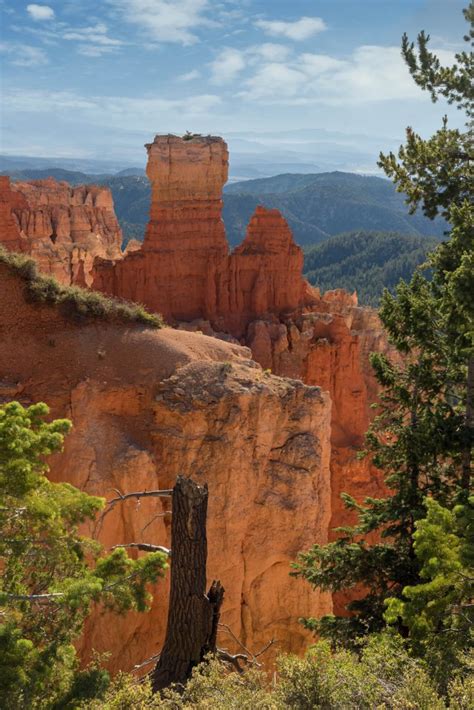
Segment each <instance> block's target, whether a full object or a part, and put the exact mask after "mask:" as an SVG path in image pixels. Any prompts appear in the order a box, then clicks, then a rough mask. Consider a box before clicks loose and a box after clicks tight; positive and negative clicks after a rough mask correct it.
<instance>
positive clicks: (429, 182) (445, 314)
mask: <svg viewBox="0 0 474 710" xmlns="http://www.w3.org/2000/svg"><path fill="white" fill-rule="evenodd" d="M464 14H465V17H466V19H467V21H468V22H469V24H470V31H469V35H468V36H466V37H465V40H466V41H467V42H471V41H472V40H473V38H474V3H473V2H471V3H470V5H469V7H468V8H467V9H466V10H465V11H464ZM428 44H429V36H427V35H426V34H425V33H424V32H422V33H420V35H419V36H418V47H417V49H416V48H415V46H414V44H412V43H410V42H409V41H408V38H407V37H406V36H404V37H403V42H402V54H403V57H404V59H405V61H406V63H407V65H408V67H409V70H410V72H411V74H412V76H413V78H414V80H415V82H416V83H417V84H418V85H419V86H420V87H421V88H422V89H425V90H428V91H429V92H430V94H431V97H432V99H433V100H434V101H436V100H437V99H438V97H439V96H442V97H444V98H445V99H447V100H448V102H449V103H453V104H456V105H457V106H458V108H459V109H461V110H465V111H466V114H467V120H468V124H467V130H466V131H465V132H461V131H459V130H453V129H450V128H448V123H447V119H446V118H445V119H444V120H443V125H442V127H441V129H440V130H439V131H437V132H436V133H435V134H434V135H433V136H432V137H431V138H429V139H428V140H424V139H422V138H421V137H420V136H419V135H417V134H416V133H415V132H414V131H413V130H412V129H411V128H408V129H407V142H406V144H405V145H404V146H402V147H401V148H400V150H399V153H398V157H397V156H395V155H393V154H389V155H383V154H382V155H381V156H380V163H379V164H380V166H381V167H382V168H383V169H384V170H385V172H386V174H387V175H388V176H389V177H391V178H392V179H393V180H394V182H395V183H396V185H397V189H398V190H400V191H402V192H404V193H405V194H406V196H407V203H408V204H409V205H410V208H411V210H412V211H414V210H416V208H417V207H419V206H420V207H421V208H422V210H423V211H424V213H425V214H426V215H427V216H428V217H430V218H434V217H435V216H436V215H438V214H439V215H442V216H443V217H445V218H446V219H447V220H448V222H450V223H451V225H452V230H451V232H450V234H449V237H450V238H449V239H447V240H446V241H445V242H443V243H442V244H441V245H440V246H439V247H438V248H437V249H436V250H435V252H434V253H433V255H432V256H431V258H430V260H429V265H430V267H431V269H432V274H433V278H432V280H431V281H428V280H426V279H425V278H424V277H423V275H422V273H421V272H416V273H415V275H414V277H413V279H412V281H411V282H410V283H409V284H407V283H405V282H403V281H402V282H401V283H400V284H399V286H398V288H397V291H396V295H395V296H392V295H390V294H389V293H388V292H385V293H384V296H383V299H382V306H381V310H380V317H381V320H382V322H383V324H384V326H385V329H386V331H387V333H388V335H389V338H390V340H391V342H392V344H393V345H394V346H395V348H396V350H397V351H398V353H399V354H400V355H401V358H400V357H397V358H394V357H388V356H384V355H381V354H377V355H373V356H372V358H371V361H372V365H373V367H374V369H375V373H376V376H377V379H378V381H379V383H380V385H381V387H382V392H381V396H380V404H379V411H378V415H377V416H376V418H375V420H374V422H373V424H372V426H371V427H370V430H369V432H368V435H367V452H366V453H367V454H369V455H371V456H372V457H373V460H374V463H375V464H376V465H377V466H378V467H379V468H380V469H381V470H382V472H383V473H384V475H385V481H386V483H387V486H388V489H389V490H390V493H389V494H388V495H387V496H386V497H385V498H381V499H372V498H371V499H368V500H366V501H365V504H364V505H360V504H359V503H357V502H356V501H355V500H354V499H353V498H351V497H349V496H344V498H345V503H346V506H347V508H348V509H352V510H355V511H356V512H357V515H358V522H357V524H356V525H355V526H354V527H351V528H346V529H342V530H340V531H339V532H340V538H339V539H338V540H337V541H335V542H333V543H330V544H329V545H324V546H320V545H315V546H314V547H313V548H312V549H311V550H310V551H309V552H307V553H303V554H301V555H300V558H299V561H298V563H297V564H296V565H295V568H296V569H295V572H294V574H295V575H297V576H302V577H304V578H305V579H307V580H308V581H309V582H310V583H311V584H312V585H313V586H315V587H319V588H322V589H325V590H330V591H333V592H336V591H339V590H347V589H353V590H354V591H355V592H357V590H358V594H357V593H355V594H354V596H356V597H357V598H356V599H355V600H354V601H352V602H350V603H349V604H348V607H347V609H348V611H349V612H350V613H349V614H348V615H347V616H341V617H335V616H326V617H323V618H322V619H319V620H314V619H309V620H306V621H305V623H306V625H307V626H309V627H310V628H312V629H315V630H317V631H318V632H319V633H322V634H323V635H328V636H330V637H332V638H333V639H335V638H341V637H342V638H343V639H344V640H345V641H347V640H348V639H354V638H355V637H357V636H358V635H360V634H363V633H368V632H371V631H375V630H378V629H380V628H382V627H383V626H384V624H385V617H384V615H385V613H386V601H387V600H388V599H391V598H393V599H398V600H401V603H402V604H403V602H404V600H405V601H407V600H408V599H407V598H406V597H405V594H404V590H405V589H406V588H410V589H413V588H416V587H417V585H419V584H424V583H425V580H424V579H423V576H424V575H425V573H426V560H425V559H424V558H423V555H421V556H420V554H419V553H420V546H419V547H418V550H417V547H416V544H415V540H416V537H415V536H416V534H419V535H420V536H421V534H422V533H421V531H422V530H423V525H422V524H421V523H420V522H419V521H421V520H423V519H424V518H426V516H427V505H428V506H430V505H431V503H428V502H427V497H430V498H431V499H432V500H434V501H437V502H438V503H439V504H440V505H441V506H444V507H446V508H447V509H448V511H449V510H452V508H453V506H454V505H456V504H460V503H463V502H464V504H465V505H467V504H468V503H467V496H468V493H469V490H470V485H471V481H472V449H473V442H474V208H473V199H472V198H473V194H472V192H473V178H474V175H473V168H472V160H473V157H474V151H473V135H472V125H471V123H470V122H471V121H472V118H473V107H474V89H473V87H474V83H473V81H474V58H473V55H472V53H469V52H460V53H458V54H457V55H456V64H455V65H454V66H453V67H449V68H445V67H442V66H441V65H440V62H439V60H438V59H437V57H436V56H435V55H433V54H432V53H431V52H430V51H429V49H428ZM430 511H432V509H431V508H430ZM426 525H428V523H426ZM417 526H418V533H416V530H417ZM374 533H375V534H376V535H377V536H378V540H379V541H378V542H376V543H372V542H369V541H368V536H370V537H369V539H370V540H372V539H373V534H374ZM361 589H362V590H363V591H361ZM421 598H422V594H421V593H420V595H419V596H418V599H421ZM427 603H428V601H427ZM400 608H401V607H399V606H397V605H396V604H395V602H392V603H391V606H390V607H389V609H390V619H391V621H394V620H396V622H397V623H398V625H399V629H400V630H401V631H402V633H403V634H405V635H408V634H410V632H411V631H413V630H414V628H415V626H414V624H413V623H411V622H410V623H409V618H408V607H406V608H405V607H402V608H403V609H404V610H405V611H406V613H405V612H404V613H401V614H400V615H398V614H396V610H397V609H400ZM437 623H438V627H437V630H438V631H439V630H440V628H439V625H442V624H443V623H444V621H443V619H442V618H439V619H438V622H437Z"/></svg>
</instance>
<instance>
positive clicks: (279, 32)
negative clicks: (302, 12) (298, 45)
mask: <svg viewBox="0 0 474 710" xmlns="http://www.w3.org/2000/svg"><path fill="white" fill-rule="evenodd" d="M255 26H256V27H259V28H260V29H262V30H263V31H264V32H265V33H266V34H269V35H272V36H273V37H287V38H288V39H292V40H295V41H300V40H305V39H309V38H310V37H313V35H315V34H317V33H318V32H322V31H323V30H325V29H327V25H326V23H325V22H324V20H323V19H321V17H301V18H300V19H299V20H295V21H294V22H284V21H283V20H257V21H256V22H255Z"/></svg>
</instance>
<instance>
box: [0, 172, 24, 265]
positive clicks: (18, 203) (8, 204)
mask: <svg viewBox="0 0 474 710" xmlns="http://www.w3.org/2000/svg"><path fill="white" fill-rule="evenodd" d="M27 206H28V205H27V202H26V200H25V198H24V197H23V195H22V194H21V193H19V192H16V191H15V190H12V187H11V184H10V178H9V177H8V176H4V175H0V244H1V245H2V246H4V247H6V248H7V249H9V250H10V251H21V234H20V230H19V229H18V224H17V221H16V220H15V218H14V216H13V214H12V209H13V208H15V209H25V208H27Z"/></svg>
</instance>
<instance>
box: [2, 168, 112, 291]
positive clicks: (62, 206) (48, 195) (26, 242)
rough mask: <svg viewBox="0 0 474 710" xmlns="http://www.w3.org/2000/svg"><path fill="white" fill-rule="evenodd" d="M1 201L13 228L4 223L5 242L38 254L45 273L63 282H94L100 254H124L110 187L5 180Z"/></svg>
mask: <svg viewBox="0 0 474 710" xmlns="http://www.w3.org/2000/svg"><path fill="white" fill-rule="evenodd" d="M7 180H8V178H7ZM2 196H3V197H2ZM0 200H2V202H0V204H1V205H3V207H1V208H0V209H1V210H3V212H4V214H5V216H4V217H3V219H4V220H5V218H7V219H8V220H9V225H8V228H2V227H3V223H2V224H0V243H1V244H3V245H4V246H6V247H7V248H9V249H11V250H15V251H21V252H23V253H25V254H28V255H30V256H32V257H33V258H34V259H35V260H36V261H37V263H38V266H39V268H40V270H41V271H42V272H43V273H45V274H50V275H52V276H54V277H55V278H56V279H57V280H58V281H59V282H60V283H62V284H65V285H71V284H79V285H84V286H85V285H87V286H89V285H90V284H91V283H92V277H91V273H90V272H91V269H92V265H93V262H94V259H95V258H96V257H97V256H101V257H103V258H107V259H114V260H115V259H120V258H121V257H122V253H121V242H122V231H121V229H120V226H119V224H118V221H117V218H116V216H115V212H114V205H113V200H112V194H111V192H110V190H109V189H108V188H107V187H99V186H97V185H81V186H79V187H70V186H69V185H68V183H66V182H57V181H56V180H54V179H53V178H48V179H47V180H33V181H31V182H15V183H12V184H10V183H9V181H8V183H7V182H6V181H5V180H4V179H2V183H1V185H0ZM0 219H1V218H0ZM14 232H15V233H16V238H15V239H14V240H13V241H12V238H11V235H12V234H13V233H14ZM9 235H10V236H9Z"/></svg>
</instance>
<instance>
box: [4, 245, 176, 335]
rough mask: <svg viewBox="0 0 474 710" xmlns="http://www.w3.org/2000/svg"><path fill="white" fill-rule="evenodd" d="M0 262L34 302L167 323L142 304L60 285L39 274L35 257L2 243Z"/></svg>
mask: <svg viewBox="0 0 474 710" xmlns="http://www.w3.org/2000/svg"><path fill="white" fill-rule="evenodd" d="M0 264H3V265H5V266H7V267H8V268H9V269H10V270H11V271H13V272H14V273H15V274H18V275H19V276H21V278H22V279H23V280H24V281H25V286H26V294H27V297H28V298H29V299H30V300H31V301H33V302H35V303H47V304H51V305H57V306H60V307H61V310H62V312H63V313H65V314H66V315H67V316H69V317H76V318H80V319H83V318H87V319H88V318H92V319H99V320H106V321H112V322H125V323H137V324H139V325H145V326H147V327H149V328H162V327H163V325H164V324H163V319H162V318H161V316H159V315H153V314H151V313H148V312H147V311H146V310H145V308H144V307H143V306H140V305H137V304H135V303H128V302H126V301H119V300H117V299H114V298H109V297H107V296H104V295H103V294H101V293H98V292H97V291H89V290H87V289H84V288H80V287H79V286H61V285H60V284H59V283H58V282H57V281H56V279H54V278H52V277H50V276H41V275H40V274H38V271H37V267H36V264H35V262H34V261H33V259H29V258H28V257H25V256H23V255H21V254H15V253H12V252H9V251H7V250H6V249H4V247H2V246H0Z"/></svg>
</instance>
